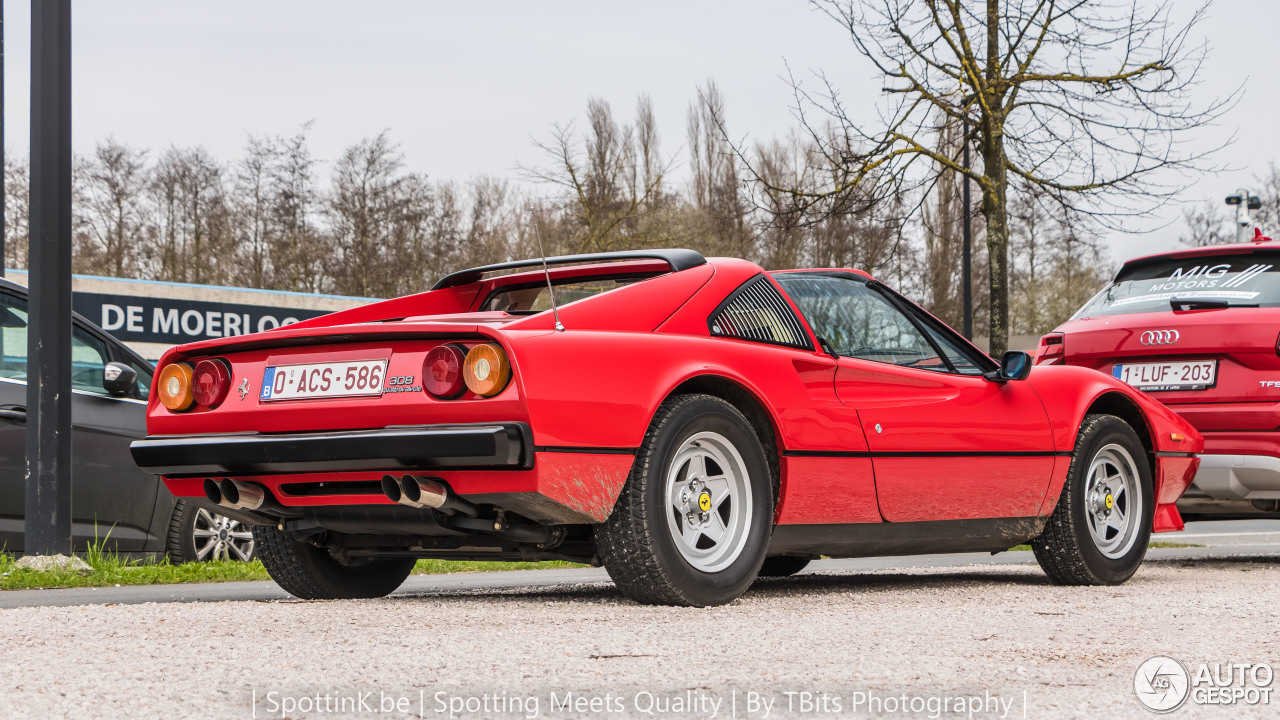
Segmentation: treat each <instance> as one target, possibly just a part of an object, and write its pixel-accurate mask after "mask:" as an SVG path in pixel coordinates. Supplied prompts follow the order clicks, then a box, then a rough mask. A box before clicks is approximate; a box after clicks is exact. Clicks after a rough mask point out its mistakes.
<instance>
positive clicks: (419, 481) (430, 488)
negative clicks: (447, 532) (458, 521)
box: [382, 475, 480, 517]
mask: <svg viewBox="0 0 1280 720" xmlns="http://www.w3.org/2000/svg"><path fill="white" fill-rule="evenodd" d="M382 494H384V495H386V496H387V499H389V500H391V501H393V502H398V503H400V504H401V505H407V506H408V507H411V508H414V509H417V510H421V509H422V508H430V509H432V510H441V511H443V512H444V513H445V514H447V515H451V514H453V513H462V514H463V515H467V516H469V517H479V515H480V509H479V508H477V507H476V506H475V505H473V504H471V503H469V502H467V501H466V500H463V499H462V498H460V497H458V495H457V494H456V493H454V492H452V491H450V490H449V486H448V485H446V484H444V483H443V482H442V481H440V480H437V479H435V478H425V477H417V476H415V475H405V476H403V477H400V478H396V476H394V475H383V476H382Z"/></svg>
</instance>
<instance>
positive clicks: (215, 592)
mask: <svg viewBox="0 0 1280 720" xmlns="http://www.w3.org/2000/svg"><path fill="white" fill-rule="evenodd" d="M1154 540H1155V541H1156V542H1170V543H1186V544H1192V545H1200V546H1201V547H1190V548H1152V549H1151V550H1149V551H1148V554H1147V561H1148V562H1161V561H1180V560H1195V559H1222V558H1249V557H1255V558H1257V557H1261V558H1265V557H1270V558H1273V559H1280V520H1235V521H1227V522H1199V523H1191V524H1189V525H1188V526H1187V529H1186V530H1184V531H1182V532H1178V533H1161V534H1160V535H1156V536H1154ZM1011 564H1017V565H1034V564H1035V558H1033V557H1032V556H1031V553H1025V552H1016V553H1002V554H999V555H989V554H987V553H957V554H953V555H915V556H909V557H888V558H855V559H842V560H820V561H816V562H814V563H812V564H810V565H809V567H808V568H807V569H806V570H805V571H804V573H802V574H806V575H808V574H849V573H859V572H870V571H883V570H890V569H894V568H943V567H949V568H961V567H965V566H975V565H1011ZM596 585H599V586H610V582H609V576H608V575H607V574H606V573H605V571H604V570H603V569H601V568H580V569H568V570H561V569H556V570H520V571H513V572H492V573H458V574H454V575H415V576H413V577H410V578H409V579H408V580H407V581H405V583H404V585H402V586H401V587H400V589H399V590H398V591H396V593H395V594H394V595H395V596H401V595H403V596H418V597H430V596H444V595H451V594H459V593H467V594H474V593H483V592H485V591H502V592H504V593H505V592H508V591H512V590H535V589H547V588H554V587H556V586H596ZM609 592H612V588H611V587H609ZM289 598H290V596H289V595H288V593H285V592H284V591H283V590H281V589H280V588H279V587H277V586H276V584H275V583H273V582H270V581H267V582H235V583H204V584H192V585H145V586H128V587H109V588H61V589H49V590H12V591H8V592H0V609H4V608H18V607H67V606H73V605H95V604H122V605H127V604H137V603H152V602H154V603H189V602H226V601H248V600H252V601H267V600H285V599H289Z"/></svg>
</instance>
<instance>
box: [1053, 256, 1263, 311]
mask: <svg viewBox="0 0 1280 720" xmlns="http://www.w3.org/2000/svg"><path fill="white" fill-rule="evenodd" d="M1173 300H1179V301H1202V302H1205V303H1213V305H1214V306H1216V307H1280V256H1273V255H1262V254H1258V253H1250V254H1248V255H1221V256H1218V257H1213V256H1210V257H1193V258H1170V259H1168V260H1161V261H1158V262H1154V263H1149V264H1144V265H1141V266H1138V267H1135V268H1132V269H1127V270H1122V271H1121V273H1120V275H1119V276H1118V277H1117V278H1116V280H1115V282H1113V283H1111V285H1109V286H1107V287H1106V288H1104V289H1103V290H1102V292H1100V293H1098V294H1097V295H1095V296H1094V297H1093V299H1092V300H1090V301H1089V302H1087V303H1085V306H1084V307H1082V308H1080V311H1079V312H1077V313H1076V314H1075V315H1074V316H1073V317H1072V318H1071V319H1072V320H1078V319H1081V318H1090V317H1101V316H1104V315H1128V314H1133V313H1146V312H1172V310H1173V308H1172V306H1171V305H1170V301H1173Z"/></svg>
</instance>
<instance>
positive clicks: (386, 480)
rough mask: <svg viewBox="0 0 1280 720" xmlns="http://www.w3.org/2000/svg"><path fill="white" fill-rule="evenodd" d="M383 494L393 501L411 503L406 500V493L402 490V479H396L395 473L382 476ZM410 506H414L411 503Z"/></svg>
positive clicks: (404, 503)
mask: <svg viewBox="0 0 1280 720" xmlns="http://www.w3.org/2000/svg"><path fill="white" fill-rule="evenodd" d="M382 494H383V495H386V496H387V499H388V500H390V501H391V502H396V503H400V504H402V505H409V503H407V502H405V501H404V493H402V492H400V481H399V480H397V479H396V476H395V475H383V476H382ZM409 507H413V506H412V505H409Z"/></svg>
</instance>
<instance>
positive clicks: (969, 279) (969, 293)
mask: <svg viewBox="0 0 1280 720" xmlns="http://www.w3.org/2000/svg"><path fill="white" fill-rule="evenodd" d="M961 141H962V142H963V143H964V161H963V162H964V169H965V174H964V191H963V192H962V194H961V195H962V198H961V204H962V205H964V210H963V212H961V215H960V217H961V218H962V222H963V223H964V230H963V232H964V262H963V263H961V267H962V269H961V272H962V273H964V336H965V339H967V340H972V339H973V231H972V229H971V228H970V227H969V225H970V223H969V172H968V171H969V120H968V118H966V119H965V121H964V134H963V136H962V137H961Z"/></svg>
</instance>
